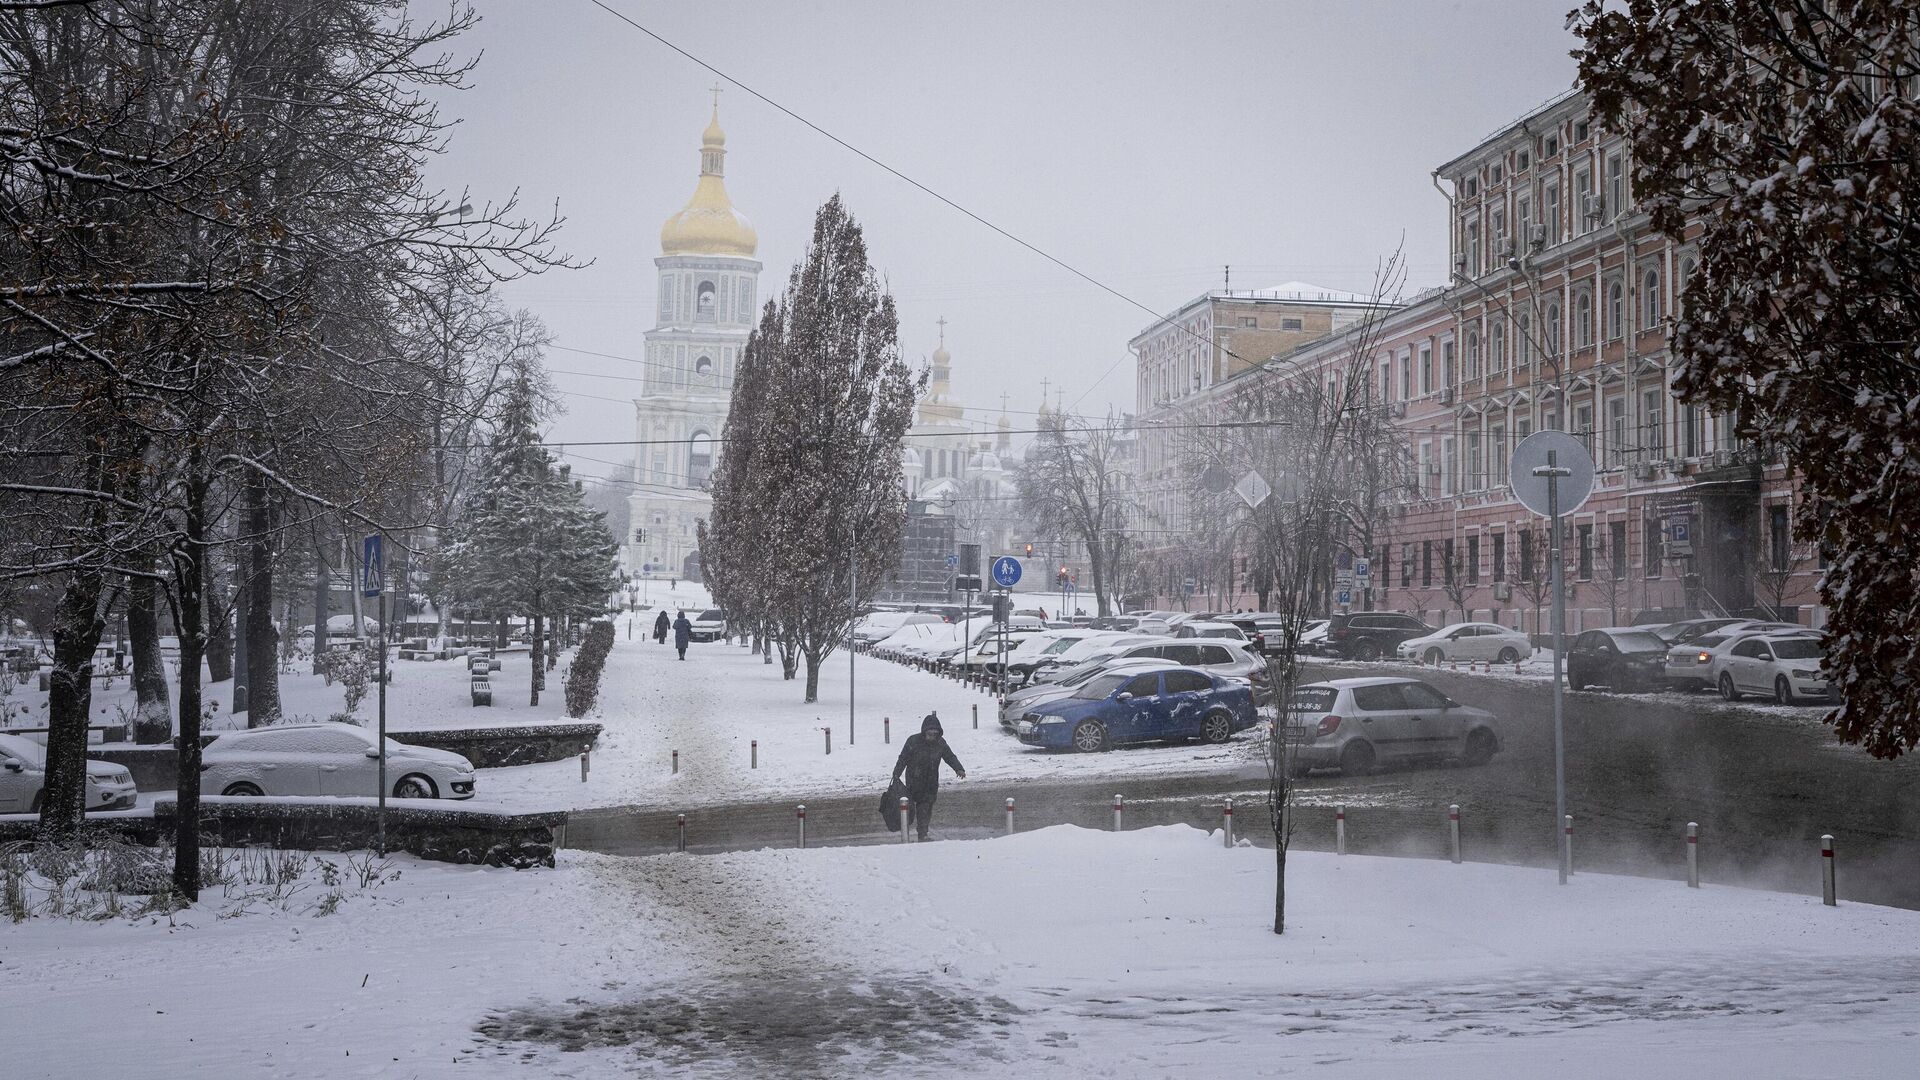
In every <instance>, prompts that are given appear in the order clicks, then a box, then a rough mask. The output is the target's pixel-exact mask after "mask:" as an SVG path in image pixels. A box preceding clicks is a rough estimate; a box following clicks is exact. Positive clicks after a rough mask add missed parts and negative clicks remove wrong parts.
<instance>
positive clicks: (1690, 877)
mask: <svg viewBox="0 0 1920 1080" xmlns="http://www.w3.org/2000/svg"><path fill="white" fill-rule="evenodd" d="M1699 887H1700V823H1699V822H1697V821H1689V822H1687V888H1689V889H1697V888H1699Z"/></svg>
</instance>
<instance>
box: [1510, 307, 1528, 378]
mask: <svg viewBox="0 0 1920 1080" xmlns="http://www.w3.org/2000/svg"><path fill="white" fill-rule="evenodd" d="M1513 331H1514V333H1513V354H1514V364H1513V366H1514V367H1532V366H1533V316H1531V315H1528V314H1527V313H1526V312H1524V311H1523V312H1521V313H1520V314H1519V316H1518V317H1517V318H1516V319H1515V323H1514V328H1513Z"/></svg>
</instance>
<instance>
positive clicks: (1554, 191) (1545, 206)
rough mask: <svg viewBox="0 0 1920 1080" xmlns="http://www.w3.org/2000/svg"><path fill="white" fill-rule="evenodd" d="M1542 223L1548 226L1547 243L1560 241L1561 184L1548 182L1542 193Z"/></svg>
mask: <svg viewBox="0 0 1920 1080" xmlns="http://www.w3.org/2000/svg"><path fill="white" fill-rule="evenodd" d="M1540 224H1542V225H1545V226H1546V227H1547V243H1548V244H1549V245H1552V244H1557V243H1559V242H1560V236H1561V233H1560V185H1559V184H1548V185H1547V186H1546V187H1545V188H1543V189H1541V193H1540Z"/></svg>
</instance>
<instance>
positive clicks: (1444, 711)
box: [1286, 678, 1500, 776]
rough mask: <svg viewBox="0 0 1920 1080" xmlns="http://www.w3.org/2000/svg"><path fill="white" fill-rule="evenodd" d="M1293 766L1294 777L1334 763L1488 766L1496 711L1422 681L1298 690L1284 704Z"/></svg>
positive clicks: (1347, 769)
mask: <svg viewBox="0 0 1920 1080" xmlns="http://www.w3.org/2000/svg"><path fill="white" fill-rule="evenodd" d="M1286 736H1287V743H1288V754H1289V761H1288V767H1289V768H1290V769H1291V770H1292V772H1293V774H1294V775H1295V776H1305V775H1306V774H1307V772H1308V771H1309V770H1312V769H1316V768H1337V769H1339V770H1340V771H1341V772H1342V773H1345V774H1346V775H1348V776H1363V775H1365V774H1367V773H1370V772H1372V771H1373V770H1374V768H1375V766H1378V765H1383V764H1388V763H1398V762H1404V761H1416V760H1434V759H1441V760H1444V759H1448V758H1453V759H1457V760H1459V761H1460V762H1462V763H1464V764H1467V765H1484V764H1486V763H1487V762H1488V761H1491V760H1492V759H1493V755H1494V754H1495V753H1496V752H1498V751H1499V749H1500V733H1499V730H1498V729H1497V728H1496V726H1495V721H1494V717H1493V714H1492V713H1490V712H1487V711H1486V710H1484V709H1476V708H1473V707H1471V706H1468V705H1462V704H1460V703H1459V702H1457V701H1455V700H1453V699H1452V698H1450V697H1448V696H1447V695H1445V694H1443V693H1441V692H1440V691H1438V690H1435V689H1434V688H1433V687H1431V686H1428V685H1427V684H1426V683H1423V682H1421V681H1420V680H1418V679H1395V678H1371V679H1330V680H1328V681H1326V682H1317V683H1308V684H1306V685H1305V686H1298V687H1295V688H1294V691H1293V698H1292V700H1291V701H1289V702H1288V704H1287V732H1286Z"/></svg>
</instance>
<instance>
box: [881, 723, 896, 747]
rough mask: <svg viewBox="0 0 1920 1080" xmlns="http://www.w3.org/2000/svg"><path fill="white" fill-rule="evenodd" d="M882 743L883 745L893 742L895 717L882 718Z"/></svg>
mask: <svg viewBox="0 0 1920 1080" xmlns="http://www.w3.org/2000/svg"><path fill="white" fill-rule="evenodd" d="M880 741H881V742H883V743H891V742H892V741H893V717H891V716H883V717H881V718H880Z"/></svg>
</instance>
